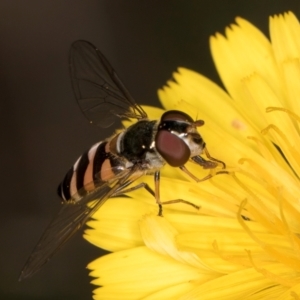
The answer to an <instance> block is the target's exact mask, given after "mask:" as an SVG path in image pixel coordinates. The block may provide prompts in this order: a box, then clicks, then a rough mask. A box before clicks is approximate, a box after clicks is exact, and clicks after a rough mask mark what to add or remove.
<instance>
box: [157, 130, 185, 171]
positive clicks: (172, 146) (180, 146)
mask: <svg viewBox="0 0 300 300" xmlns="http://www.w3.org/2000/svg"><path fill="white" fill-rule="evenodd" d="M155 145H156V149H157V151H158V152H159V154H160V155H161V156H162V157H163V158H164V159H165V160H166V162H167V163H168V164H169V165H170V166H172V167H180V166H183V165H184V164H185V163H186V162H187V161H188V160H189V158H190V155H191V151H190V149H189V147H188V146H187V144H186V143H185V142H184V141H183V140H182V139H180V138H179V137H177V136H176V135H175V134H172V133H171V132H169V131H166V130H161V131H159V132H158V133H157V134H156V137H155Z"/></svg>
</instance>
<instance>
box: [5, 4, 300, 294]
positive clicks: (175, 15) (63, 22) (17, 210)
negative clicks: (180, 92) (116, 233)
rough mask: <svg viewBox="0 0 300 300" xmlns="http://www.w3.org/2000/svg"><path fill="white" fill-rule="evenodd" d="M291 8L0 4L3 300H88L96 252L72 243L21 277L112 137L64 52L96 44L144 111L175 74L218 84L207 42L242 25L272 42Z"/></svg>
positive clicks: (78, 240) (295, 7)
mask: <svg viewBox="0 0 300 300" xmlns="http://www.w3.org/2000/svg"><path fill="white" fill-rule="evenodd" d="M287 10H292V11H294V13H295V14H296V15H297V16H298V18H299V17H300V1H299V0H295V1H291V0H277V1H274V0H264V1H261V0H260V1H257V0H252V1H243V0H231V1H229V0H220V1H215V0H198V1H187V0H182V1H169V0H164V1H158V0H152V1H140V0H139V1H138V0H136V1H117V0H115V1H112V0H102V1H92V0H87V1H77V0H73V1H71V0H65V1H50V0H44V1H40V0H27V1H22V0H19V1H17V0H2V1H1V2H0V22H1V25H0V74H1V75H0V76H1V80H0V85H1V87H0V90H1V94H0V95H1V99H0V113H1V117H0V122H1V125H0V135H1V147H0V151H1V155H0V157H1V158H0V164H1V165H0V166H1V171H0V174H1V180H0V184H1V194H2V197H1V198H2V199H1V208H0V214H1V215H0V222H1V225H0V237H1V239H0V241H1V242H0V249H1V253H0V299H30V300H34V299H45V300H47V299H49V300H50V299H51V300H52V299H65V300H67V299H73V300H75V299H91V295H92V290H93V286H92V285H90V284H89V281H90V280H91V278H90V277H89V276H88V271H87V270H86V269H85V266H86V265H87V264H88V263H89V262H90V261H91V260H93V259H95V258H97V257H98V256H99V255H100V254H101V253H102V252H101V250H100V249H97V248H96V247H94V246H92V245H90V244H88V243H87V242H86V241H84V240H83V238H82V235H81V234H78V235H77V236H76V237H75V238H74V239H73V240H71V241H70V242H69V243H68V244H67V245H66V247H64V249H63V250H62V251H60V253H58V254H57V255H56V256H55V257H54V258H53V259H52V261H51V262H50V263H49V264H48V265H46V266H45V267H44V268H43V269H42V270H41V271H40V272H39V273H38V274H36V275H35V276H34V277H32V278H30V279H29V280H25V281H22V282H18V281H17V280H18V276H19V272H20V270H21V268H22V266H23V264H24V262H25V261H26V259H27V257H28V255H29V254H30V252H31V250H32V249H33V247H34V246H35V244H36V242H37V240H38V238H39V237H40V235H41V233H42V232H43V230H44V229H45V228H46V226H47V224H48V223H49V221H50V220H51V218H52V217H53V216H54V215H55V213H56V211H57V210H58V209H59V205H60V204H59V201H60V200H59V198H58V196H56V188H57V185H58V183H59V182H60V181H61V180H62V178H63V177H64V175H65V173H66V171H67V170H68V169H69V167H70V166H71V165H72V164H73V163H74V161H75V159H77V157H78V156H79V155H80V154H81V153H82V152H83V151H84V150H85V149H87V148H88V147H89V146H91V145H92V144H94V143H95V142H97V141H99V140H101V139H103V138H105V137H107V136H108V135H110V134H111V133H112V132H113V130H114V128H109V129H107V130H102V131H101V130H100V129H98V128H94V127H92V126H90V125H89V124H88V122H87V121H86V119H85V118H84V117H83V115H82V114H81V112H80V110H79V108H78V106H77V104H76V101H75V98H74V96H73V91H72V89H71V84H70V79H69V71H68V52H69V47H70V45H71V43H72V42H73V41H75V40H77V39H85V40H88V41H91V42H92V43H94V44H95V45H97V46H98V47H99V48H100V49H102V51H103V52H104V53H105V55H106V56H107V58H108V59H109V61H110V62H111V63H112V65H113V66H114V68H115V69H116V70H117V72H118V73H119V75H120V77H121V78H122V79H123V81H124V83H125V85H126V86H127V87H128V89H129V90H130V91H131V93H132V94H133V96H134V97H135V98H136V99H137V101H138V102H139V103H141V104H153V105H159V102H158V98H157V94H156V91H157V89H158V88H160V87H161V86H162V85H163V84H164V83H165V82H166V80H168V79H169V78H170V77H171V74H172V72H173V71H175V70H176V68H177V67H178V66H184V67H187V68H191V69H193V70H196V71H198V72H201V73H202V74H204V75H206V76H208V77H209V78H211V79H212V80H214V81H216V82H218V83H220V81H219V78H218V76H217V73H216V71H215V69H214V66H213V63H212V59H211V56H210V52H209V45H208V39H209V36H210V35H212V34H214V33H215V32H216V31H221V32H224V28H225V26H227V25H229V24H230V23H232V22H233V21H234V18H235V17H236V16H241V17H244V18H246V19H248V20H249V21H251V22H252V23H253V24H255V25H256V26H258V27H259V28H261V29H262V30H263V31H264V32H265V33H266V34H268V17H269V15H272V14H278V13H281V12H284V11H287Z"/></svg>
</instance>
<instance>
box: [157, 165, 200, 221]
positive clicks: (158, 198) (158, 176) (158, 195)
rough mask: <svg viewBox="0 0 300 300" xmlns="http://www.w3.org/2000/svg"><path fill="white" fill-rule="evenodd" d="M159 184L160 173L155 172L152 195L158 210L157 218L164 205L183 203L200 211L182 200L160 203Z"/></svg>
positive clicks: (197, 207)
mask: <svg viewBox="0 0 300 300" xmlns="http://www.w3.org/2000/svg"><path fill="white" fill-rule="evenodd" d="M159 183H160V172H159V171H156V172H155V173H154V187H155V192H154V195H155V199H156V203H157V204H158V208H159V209H158V215H159V216H162V205H166V204H174V203H185V204H188V205H191V206H193V207H195V208H196V209H200V207H199V206H197V205H195V204H194V203H191V202H189V201H186V200H183V199H174V200H169V201H164V202H161V201H160V192H159Z"/></svg>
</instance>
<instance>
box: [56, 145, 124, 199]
mask: <svg viewBox="0 0 300 300" xmlns="http://www.w3.org/2000/svg"><path fill="white" fill-rule="evenodd" d="M108 146H109V142H107V141H105V142H100V143H97V144H95V145H94V146H92V147H91V148H90V149H89V150H88V151H86V152H85V153H84V154H83V155H81V156H80V157H79V158H78V159H77V161H76V163H75V164H74V166H73V167H72V168H71V169H70V170H69V172H68V173H67V174H66V176H65V178H64V180H63V182H62V183H61V184H60V185H59V186H58V189H57V191H58V195H59V196H60V197H61V198H62V199H64V200H69V199H70V198H71V197H72V196H74V195H76V194H77V193H78V195H79V196H80V195H84V194H85V192H86V191H90V190H93V189H94V188H95V181H97V182H99V181H107V180H109V179H111V178H113V177H114V176H115V173H114V171H113V169H112V168H113V167H114V166H117V165H118V166H120V163H121V162H120V161H119V160H118V159H117V158H116V157H115V156H113V155H112V154H111V153H110V152H109V147H108ZM75 198H77V197H75Z"/></svg>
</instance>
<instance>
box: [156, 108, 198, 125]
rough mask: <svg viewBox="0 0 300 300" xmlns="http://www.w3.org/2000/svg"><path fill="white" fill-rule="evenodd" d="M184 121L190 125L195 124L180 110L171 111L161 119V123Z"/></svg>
mask: <svg viewBox="0 0 300 300" xmlns="http://www.w3.org/2000/svg"><path fill="white" fill-rule="evenodd" d="M172 120H174V121H184V122H188V123H193V122H194V120H193V119H192V118H191V117H190V116H189V115H188V114H186V113H184V112H182V111H180V110H169V111H167V112H165V113H164V114H163V115H162V117H161V122H163V121H172Z"/></svg>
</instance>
